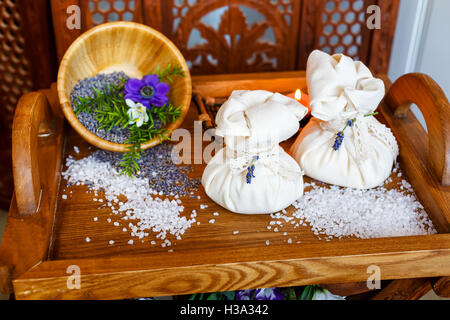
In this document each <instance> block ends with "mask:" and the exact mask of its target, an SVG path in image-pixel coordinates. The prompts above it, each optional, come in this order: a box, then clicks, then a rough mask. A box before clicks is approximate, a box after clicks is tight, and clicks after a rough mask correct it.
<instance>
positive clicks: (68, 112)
mask: <svg viewBox="0 0 450 320" xmlns="http://www.w3.org/2000/svg"><path fill="white" fill-rule="evenodd" d="M111 28H138V29H142V30H143V31H146V32H150V33H151V34H152V35H153V36H155V37H157V38H159V39H160V40H161V41H162V42H164V43H165V44H166V45H168V46H169V48H170V49H171V50H172V51H173V53H174V54H175V56H176V57H177V58H178V60H179V61H180V64H181V67H182V69H183V71H184V72H185V75H186V76H185V87H186V88H185V90H186V97H185V99H184V101H183V104H182V114H181V117H180V118H178V119H177V121H175V122H172V123H171V124H169V126H168V131H169V133H172V132H173V131H174V130H175V129H176V128H178V127H179V126H180V125H181V124H182V123H183V121H184V119H185V118H186V115H187V113H188V111H189V108H190V104H191V98H192V78H191V74H190V70H189V67H188V65H187V63H186V60H185V59H184V57H183V55H182V54H181V52H180V50H179V49H178V48H177V47H176V46H175V44H174V43H173V42H172V41H171V40H170V39H169V38H167V37H166V36H165V35H163V34H162V33H161V32H159V31H157V30H155V29H153V28H151V27H149V26H147V25H144V24H141V23H136V22H130V21H116V22H108V23H104V24H101V25H98V26H96V27H94V28H92V29H90V30H88V31H86V32H84V33H83V34H81V35H80V36H79V37H78V38H77V39H75V41H74V42H73V43H72V44H71V45H70V46H69V48H68V49H67V51H66V53H65V54H64V56H63V58H62V60H61V63H60V67H59V70H58V76H57V92H58V98H59V103H60V106H61V109H62V111H63V113H64V116H65V118H66V120H67V121H68V122H69V123H70V125H71V126H72V128H73V129H74V130H75V131H76V132H77V133H78V134H79V135H80V136H81V137H82V138H83V139H85V140H86V141H87V142H89V143H90V144H92V145H94V146H95V147H97V148H100V149H103V150H108V151H114V152H127V151H128V147H129V146H131V145H130V144H123V143H116V142H111V141H108V140H105V139H103V138H100V137H99V136H97V135H95V134H94V133H92V132H91V131H89V130H88V129H87V128H86V127H85V126H84V125H83V124H82V123H81V122H80V120H78V118H77V116H76V115H75V112H74V111H73V109H72V105H71V102H70V96H69V97H67V96H66V92H65V80H64V77H63V74H64V73H65V71H66V69H67V68H68V64H69V61H70V57H71V56H72V55H73V54H74V53H75V51H76V49H77V48H78V47H79V46H80V44H81V43H83V42H84V41H85V39H87V38H89V37H91V36H92V35H94V34H96V33H99V32H102V31H104V30H105V29H111ZM161 142H163V140H162V139H160V138H154V139H152V140H149V141H147V142H144V143H142V144H141V149H142V150H145V149H148V148H151V147H154V146H156V145H158V144H160V143H161Z"/></svg>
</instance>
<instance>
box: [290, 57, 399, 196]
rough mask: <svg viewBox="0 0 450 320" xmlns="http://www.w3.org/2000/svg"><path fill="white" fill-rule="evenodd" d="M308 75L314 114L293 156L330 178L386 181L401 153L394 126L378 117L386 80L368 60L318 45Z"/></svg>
mask: <svg viewBox="0 0 450 320" xmlns="http://www.w3.org/2000/svg"><path fill="white" fill-rule="evenodd" d="M307 78H308V79H307V80H308V87H309V93H310V96H311V110H312V115H313V118H312V119H311V121H310V123H309V124H308V125H307V126H306V127H305V128H304V129H303V130H302V132H301V133H300V135H299V137H298V138H297V140H296V142H295V143H294V145H293V146H292V148H291V154H292V156H293V157H294V158H295V159H296V160H297V162H298V163H299V164H300V166H301V167H302V169H303V170H304V172H305V174H306V175H307V176H309V177H311V178H314V179H316V180H319V181H322V182H325V183H329V184H334V185H339V186H343V187H350V188H357V189H370V188H374V187H377V186H380V185H382V184H383V182H384V181H385V180H386V179H387V178H388V177H389V175H390V173H391V170H392V166H393V164H394V162H395V161H396V158H397V156H398V152H399V151H398V145H397V141H396V140H395V137H394V135H393V134H392V132H391V130H390V129H389V128H387V127H386V126H384V125H383V124H381V123H380V122H379V121H378V120H377V119H376V118H375V117H374V116H373V114H374V113H375V110H376V109H377V107H378V105H379V103H380V102H381V100H382V99H383V97H384V94H385V88H384V83H383V81H382V80H381V79H376V78H374V77H373V75H372V73H371V72H370V70H369V69H368V68H367V67H366V66H365V65H364V64H363V63H362V62H355V61H353V60H352V59H351V58H349V57H347V56H344V55H342V54H336V55H333V56H330V55H328V54H327V53H325V52H322V51H318V50H316V51H314V52H312V53H311V55H310V57H309V59H308V64H307ZM338 135H340V136H338Z"/></svg>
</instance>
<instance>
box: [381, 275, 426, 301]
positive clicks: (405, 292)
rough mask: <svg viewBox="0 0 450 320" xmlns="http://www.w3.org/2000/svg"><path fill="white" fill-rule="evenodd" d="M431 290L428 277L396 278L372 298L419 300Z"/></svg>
mask: <svg viewBox="0 0 450 320" xmlns="http://www.w3.org/2000/svg"><path fill="white" fill-rule="evenodd" d="M430 290H431V285H430V281H429V279H428V278H422V279H404V280H394V281H392V282H391V283H390V284H388V285H387V286H386V288H384V289H383V290H382V291H381V292H379V293H377V294H376V295H375V296H374V297H373V298H372V300H419V299H420V298H422V297H423V296H424V295H425V294H426V293H427V292H429V291H430Z"/></svg>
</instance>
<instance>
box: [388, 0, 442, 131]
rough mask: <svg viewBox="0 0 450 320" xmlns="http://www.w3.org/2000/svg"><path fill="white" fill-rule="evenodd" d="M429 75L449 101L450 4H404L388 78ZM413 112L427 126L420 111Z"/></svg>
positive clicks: (413, 0)
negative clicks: (415, 73)
mask: <svg viewBox="0 0 450 320" xmlns="http://www.w3.org/2000/svg"><path fill="white" fill-rule="evenodd" d="M410 72H422V73H426V74H428V75H430V76H431V77H432V78H433V79H434V80H436V82H437V83H438V84H439V85H440V86H441V87H442V89H443V90H444V92H445V93H446V95H447V97H450V1H449V0H401V4H400V12H399V17H398V21H397V29H396V34H395V38H394V45H393V49H392V56H391V64H390V69H389V77H390V78H391V80H392V81H395V80H396V79H397V78H399V77H400V76H402V75H403V74H405V73H410ZM413 112H414V114H415V115H416V116H417V118H419V120H420V121H421V123H422V124H423V125H424V126H425V121H424V120H423V117H422V115H421V113H420V111H419V110H418V109H417V107H415V106H414V107H413Z"/></svg>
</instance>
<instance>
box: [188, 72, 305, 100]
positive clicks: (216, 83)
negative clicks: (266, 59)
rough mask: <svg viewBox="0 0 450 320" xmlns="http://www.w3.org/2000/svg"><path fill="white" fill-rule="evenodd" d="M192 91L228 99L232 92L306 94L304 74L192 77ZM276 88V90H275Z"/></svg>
mask: <svg viewBox="0 0 450 320" xmlns="http://www.w3.org/2000/svg"><path fill="white" fill-rule="evenodd" d="M192 82H193V86H194V88H193V89H194V90H196V91H198V92H199V93H200V94H201V95H203V96H206V97H228V96H229V95H230V94H231V92H233V91H234V90H276V91H278V92H280V93H288V92H292V91H293V90H295V89H299V88H300V89H302V90H303V91H304V92H306V88H307V84H306V72H305V71H291V72H266V73H258V75H257V76H255V74H251V73H248V74H235V75H219V76H193V77H192ZM275 88H276V89H275Z"/></svg>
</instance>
